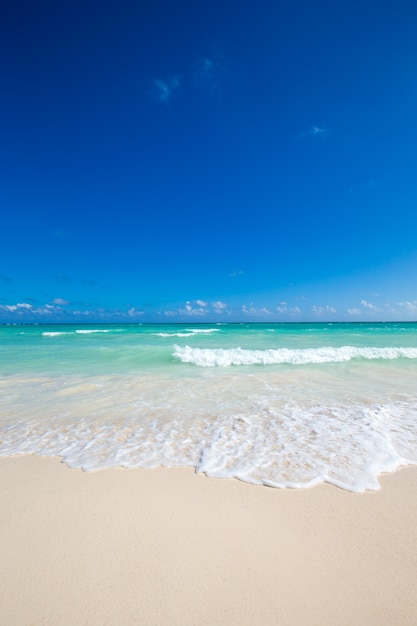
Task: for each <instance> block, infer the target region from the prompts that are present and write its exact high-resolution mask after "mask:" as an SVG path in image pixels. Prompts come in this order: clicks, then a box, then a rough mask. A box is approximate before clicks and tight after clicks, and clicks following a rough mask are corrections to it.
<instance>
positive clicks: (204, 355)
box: [173, 346, 417, 367]
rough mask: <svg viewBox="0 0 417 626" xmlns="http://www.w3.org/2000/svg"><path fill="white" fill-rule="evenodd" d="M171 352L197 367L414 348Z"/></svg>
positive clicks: (416, 351) (413, 354) (410, 352)
mask: <svg viewBox="0 0 417 626" xmlns="http://www.w3.org/2000/svg"><path fill="white" fill-rule="evenodd" d="M173 356H174V357H175V358H177V359H179V360H180V361H182V362H183V363H192V364H194V365H198V366H199V367H216V366H217V367H227V366H230V365H279V364H291V365H306V364H314V363H315V364H319V363H340V362H343V361H351V360H352V359H370V360H373V359H389V360H392V359H398V358H407V359H417V348H390V347H386V348H373V347H364V348H357V347H354V346H341V347H323V348H304V349H289V348H279V349H270V350H245V349H242V348H230V349H224V348H218V349H211V348H191V347H190V346H184V347H181V346H175V352H174V353H173Z"/></svg>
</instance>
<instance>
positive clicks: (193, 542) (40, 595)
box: [0, 456, 417, 626]
mask: <svg viewBox="0 0 417 626" xmlns="http://www.w3.org/2000/svg"><path fill="white" fill-rule="evenodd" d="M0 467H1V472H0V480H1V493H2V507H1V562H2V568H1V580H0V594H1V598H0V607H1V608H0V622H1V623H2V624H7V625H8V626H12V625H22V626H23V625H29V624H31V625H33V626H38V625H40V624H51V625H65V626H67V625H68V626H69V625H73V624H74V625H77V626H79V625H92V626H95V625H105V624H106V625H113V624H114V625H116V624H117V625H119V624H120V625H122V624H123V625H127V624H147V625H148V624H149V625H154V624H155V625H165V624H166V625H174V624H178V625H181V626H184V625H191V624H193V625H194V624H210V625H212V624H236V625H237V624H240V625H242V624H251V625H252V624H259V625H263V626H265V625H269V624H271V625H276V624H284V625H287V624H288V625H293V624H309V625H313V624H317V625H321V626H322V625H323V624H337V625H353V624H355V625H358V624H366V625H372V624H375V625H378V626H381V625H383V624H387V625H390V626H392V625H393V624H395V625H396V626H398V625H400V624H407V625H410V624H417V594H416V591H415V590H416V589H417V506H416V500H417V468H404V469H402V470H400V471H398V472H397V473H395V474H391V475H386V476H383V477H382V479H381V484H382V489H381V490H380V491H378V492H368V493H364V494H352V493H349V492H346V491H343V490H340V489H337V488H335V487H333V486H329V485H321V486H318V487H313V488H311V489H306V490H277V489H271V488H266V487H257V486H252V485H249V484H245V483H242V482H239V481H237V480H219V479H208V478H206V477H205V476H203V475H196V474H195V473H194V472H193V470H191V469H163V468H161V469H155V470H135V469H132V470H123V469H120V470H114V469H113V470H103V471H99V472H93V473H85V472H82V471H80V470H70V469H68V468H67V467H66V466H65V465H63V464H62V463H60V462H59V459H56V458H36V457H33V456H22V457H13V458H12V457H10V458H3V459H1V460H0Z"/></svg>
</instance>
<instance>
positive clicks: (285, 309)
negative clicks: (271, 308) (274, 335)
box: [276, 303, 301, 315]
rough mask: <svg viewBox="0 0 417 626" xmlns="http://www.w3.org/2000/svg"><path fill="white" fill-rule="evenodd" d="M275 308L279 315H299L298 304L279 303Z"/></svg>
mask: <svg viewBox="0 0 417 626" xmlns="http://www.w3.org/2000/svg"><path fill="white" fill-rule="evenodd" d="M276 310H277V311H278V313H280V314H281V315H301V309H300V307H299V306H287V305H286V303H281V304H280V306H277V308H276Z"/></svg>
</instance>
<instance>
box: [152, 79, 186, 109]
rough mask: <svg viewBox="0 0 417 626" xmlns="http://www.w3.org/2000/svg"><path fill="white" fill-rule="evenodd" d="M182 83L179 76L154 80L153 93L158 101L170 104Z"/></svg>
mask: <svg viewBox="0 0 417 626" xmlns="http://www.w3.org/2000/svg"><path fill="white" fill-rule="evenodd" d="M180 85H181V82H180V79H179V77H178V76H169V77H168V78H166V79H162V78H154V79H153V81H152V90H151V93H152V95H153V97H154V98H156V100H159V102H162V103H163V104H169V103H170V102H171V100H172V98H173V97H174V95H175V94H176V93H177V92H178V89H179V88H180Z"/></svg>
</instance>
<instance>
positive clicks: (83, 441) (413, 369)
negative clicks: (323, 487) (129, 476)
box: [0, 323, 417, 491]
mask: <svg viewBox="0 0 417 626" xmlns="http://www.w3.org/2000/svg"><path fill="white" fill-rule="evenodd" d="M416 373H417V324H416V323H372V324H352V323H350V324H335V323H333V324H211V325H210V324H207V325H203V324H173V325H168V324H160V325H156V324H144V325H137V324H132V325H123V324H122V325H116V324H110V325H95V326H93V325H85V326H83V325H80V324H77V325H61V326H58V325H51V326H45V325H42V326H41V325H39V326H0V391H1V399H2V400H1V404H2V409H1V414H0V441H1V444H0V454H1V455H10V454H28V453H30V454H38V455H58V456H60V457H62V459H63V461H64V462H65V463H66V464H67V465H69V466H70V467H81V468H83V469H85V470H94V469H100V468H103V467H114V466H117V467H155V466H158V465H163V466H168V467H172V466H181V465H183V466H191V467H194V468H195V469H196V471H198V472H204V473H206V474H207V475H208V476H217V477H236V478H239V479H241V480H244V481H247V482H252V483H256V484H266V485H271V486H276V487H306V486H311V485H314V484H317V483H320V482H329V483H332V484H334V485H337V486H339V487H342V488H345V489H349V490H351V491H363V490H366V489H376V488H378V486H379V483H378V479H377V477H378V475H379V474H380V473H382V472H387V471H394V470H395V469H396V468H397V467H398V466H400V465H404V464H411V463H417V385H416V379H417V377H416Z"/></svg>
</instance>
